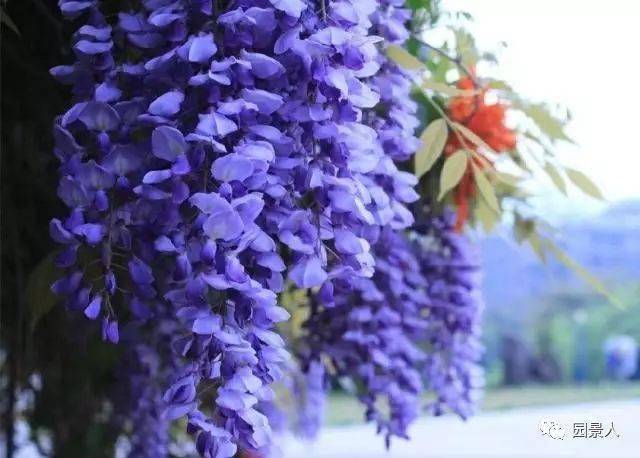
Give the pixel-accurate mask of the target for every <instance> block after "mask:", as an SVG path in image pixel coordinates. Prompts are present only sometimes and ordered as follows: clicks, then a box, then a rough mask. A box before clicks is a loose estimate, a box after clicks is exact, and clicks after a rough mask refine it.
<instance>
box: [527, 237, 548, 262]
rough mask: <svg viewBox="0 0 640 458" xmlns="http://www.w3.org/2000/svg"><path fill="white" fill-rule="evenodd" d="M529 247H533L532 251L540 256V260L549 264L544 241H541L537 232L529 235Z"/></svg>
mask: <svg viewBox="0 0 640 458" xmlns="http://www.w3.org/2000/svg"><path fill="white" fill-rule="evenodd" d="M528 240H529V245H531V249H532V250H533V252H534V253H535V254H536V256H538V258H539V259H540V260H541V261H542V262H543V263H545V264H546V263H547V252H546V250H545V248H544V245H543V243H542V241H541V240H540V236H539V235H538V233H537V232H535V231H533V232H532V233H531V234H529V238H528Z"/></svg>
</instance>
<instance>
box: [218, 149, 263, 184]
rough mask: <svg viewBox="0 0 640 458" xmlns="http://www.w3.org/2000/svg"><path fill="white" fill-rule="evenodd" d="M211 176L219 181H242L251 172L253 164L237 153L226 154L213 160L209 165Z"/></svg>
mask: <svg viewBox="0 0 640 458" xmlns="http://www.w3.org/2000/svg"><path fill="white" fill-rule="evenodd" d="M211 173H212V174H213V177H214V178H215V179H217V180H220V181H233V180H238V181H242V180H244V179H245V178H248V177H250V176H251V175H252V174H253V164H252V163H251V161H250V160H249V159H247V158H246V157H244V156H240V155H239V154H235V153H233V154H227V155H226V156H222V157H219V158H218V159H216V160H215V162H214V163H213V165H212V167H211Z"/></svg>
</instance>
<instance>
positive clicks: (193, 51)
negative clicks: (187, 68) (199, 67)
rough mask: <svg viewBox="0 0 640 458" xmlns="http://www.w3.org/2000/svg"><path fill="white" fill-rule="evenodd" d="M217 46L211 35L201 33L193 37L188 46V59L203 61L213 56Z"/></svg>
mask: <svg viewBox="0 0 640 458" xmlns="http://www.w3.org/2000/svg"><path fill="white" fill-rule="evenodd" d="M217 50H218V48H217V47H216V45H215V43H214V42H213V35H212V34H208V35H202V36H199V37H195V38H194V39H193V41H192V42H191V48H189V61H190V62H199V63H204V62H206V61H208V60H209V59H210V58H211V56H213V55H214V54H215V53H216V51H217Z"/></svg>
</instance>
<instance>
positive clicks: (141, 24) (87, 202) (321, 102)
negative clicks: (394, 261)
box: [51, 0, 417, 457]
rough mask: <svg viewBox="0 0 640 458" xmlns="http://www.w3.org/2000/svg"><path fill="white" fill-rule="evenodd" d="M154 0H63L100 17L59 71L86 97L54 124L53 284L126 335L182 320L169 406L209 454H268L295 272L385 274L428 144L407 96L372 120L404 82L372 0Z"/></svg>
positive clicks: (312, 278) (112, 332) (73, 9)
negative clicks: (106, 0)
mask: <svg viewBox="0 0 640 458" xmlns="http://www.w3.org/2000/svg"><path fill="white" fill-rule="evenodd" d="M139 5H140V6H138V7H137V8H138V9H134V10H126V11H125V10H123V11H122V12H120V13H119V14H118V15H117V20H115V21H112V22H111V21H110V20H109V21H108V20H107V19H106V18H105V16H104V15H103V13H102V12H101V9H100V8H101V3H100V2H98V1H89V0H88V1H80V2H79V1H66V0H62V1H61V2H60V6H61V9H62V11H63V13H64V14H65V15H66V16H68V17H69V18H70V19H75V20H77V21H82V22H83V23H84V25H82V26H81V27H80V28H79V29H78V31H77V32H76V33H75V34H74V39H73V49H74V53H75V56H76V61H75V63H74V64H72V65H69V66H62V67H56V68H54V69H53V70H52V74H53V75H54V76H55V77H57V78H58V79H59V80H61V81H62V82H65V83H69V84H72V85H73V95H74V102H75V104H74V105H73V106H72V107H71V109H70V110H68V111H67V112H66V113H65V114H64V115H62V116H61V117H60V118H59V119H57V120H56V124H55V127H54V130H55V132H54V134H55V139H56V154H57V156H58V158H59V159H60V161H61V167H60V176H61V181H60V186H59V189H58V194H59V195H60V197H61V199H62V200H63V201H64V202H65V203H66V204H67V205H68V207H69V208H70V213H69V215H68V216H67V217H66V218H64V219H60V220H59V219H55V220H53V221H52V222H51V234H52V236H53V238H54V239H55V240H56V241H58V242H59V243H61V244H63V245H64V250H63V251H62V252H61V254H60V255H59V257H58V259H57V261H58V264H59V265H60V267H62V268H64V269H65V276H64V277H63V278H62V279H61V280H59V281H58V282H56V284H55V285H54V286H53V289H54V290H55V291H56V292H57V293H59V294H61V295H64V296H66V298H67V304H68V307H69V308H70V309H72V310H78V311H83V312H84V314H85V315H86V316H87V317H88V318H90V319H100V320H101V321H102V329H103V336H104V338H105V339H107V340H109V341H111V342H114V343H117V342H118V341H119V338H120V329H121V327H122V325H123V324H124V325H125V327H126V326H128V324H129V323H135V325H136V326H138V327H139V328H140V329H141V332H140V333H139V334H138V335H139V336H140V337H139V338H140V339H147V341H151V340H150V339H151V337H150V336H151V335H153V333H154V332H155V330H154V327H156V326H159V322H160V321H164V320H169V321H170V322H172V327H171V329H172V342H171V348H172V352H173V354H172V355H168V354H159V355H158V356H159V361H160V362H161V364H164V365H165V366H166V367H172V374H171V377H170V378H171V381H170V383H169V386H168V387H167V389H166V391H165V392H164V395H163V396H162V401H161V404H162V407H163V409H162V410H163V418H164V419H166V420H167V421H169V420H173V419H177V418H180V417H184V416H187V417H188V422H189V426H188V430H189V432H190V433H192V434H193V435H194V437H195V440H196V447H197V449H198V451H199V453H200V454H201V455H203V456H208V457H209V456H210V457H229V456H233V454H234V453H235V452H236V450H237V449H238V447H241V448H244V449H250V450H263V451H267V450H268V448H269V444H270V430H271V428H270V425H269V422H268V420H267V417H266V416H265V415H264V413H263V412H261V411H260V410H259V405H261V404H265V405H268V403H269V402H270V401H271V400H272V398H273V392H272V390H271V388H270V385H271V384H272V383H273V382H274V381H276V380H278V379H279V378H280V376H281V371H282V363H283V362H284V361H286V359H287V358H288V355H287V352H286V351H285V350H284V347H283V345H284V343H283V341H282V339H281V338H280V336H279V335H278V334H276V333H275V332H274V331H273V325H274V324H275V323H277V322H278V321H282V320H286V319H287V316H288V314H287V313H286V312H285V310H284V309H282V308H281V307H279V305H278V303H277V294H278V293H279V292H280V291H281V290H282V287H283V283H284V279H285V275H286V276H288V278H289V279H290V280H291V281H292V282H293V283H294V284H295V285H296V286H298V287H300V288H316V287H318V288H320V295H319V297H321V298H322V301H323V303H325V305H329V304H331V303H332V302H333V297H334V290H335V289H336V288H343V287H344V286H345V285H346V284H347V283H349V282H350V281H352V279H366V278H369V277H371V276H372V275H373V272H374V260H373V256H372V251H371V245H372V244H373V243H375V241H376V240H377V239H378V237H379V233H380V228H381V227H388V228H390V229H389V230H391V229H393V230H402V229H405V228H407V227H408V226H409V225H410V224H411V223H412V222H413V218H412V216H411V214H410V212H409V211H408V210H407V209H406V208H405V206H404V205H405V204H406V203H410V202H412V201H414V200H415V199H416V198H417V195H416V194H415V192H414V191H413V190H412V186H413V185H414V184H415V179H414V178H413V177H412V176H411V175H410V174H408V173H404V172H400V171H399V170H398V169H397V167H396V166H395V164H394V163H393V160H394V159H406V158H408V157H409V156H410V154H411V151H412V145H415V139H412V136H411V135H410V134H411V130H412V125H413V124H414V123H415V121H414V120H412V119H411V115H410V110H411V108H409V111H406V110H401V109H397V108H396V109H394V107H391V106H387V107H386V108H385V109H386V110H387V112H386V114H384V115H383V116H382V117H381V118H377V117H376V116H378V115H376V112H377V111H378V109H379V108H380V106H381V105H380V104H381V99H382V104H383V105H385V106H386V105H389V101H392V100H393V98H394V97H397V96H398V91H400V93H401V94H404V95H405V96H406V94H407V93H408V83H407V80H406V77H403V76H401V75H400V74H397V75H395V76H394V75H389V74H387V73H386V70H385V69H386V68H387V66H388V65H389V64H388V63H387V62H386V59H385V58H384V57H383V56H382V54H381V53H380V51H379V46H380V45H379V42H380V38H378V37H376V36H375V35H373V34H372V32H374V31H375V27H378V28H379V29H380V30H383V28H384V27H386V28H387V29H389V31H390V32H389V33H394V32H393V30H394V29H397V25H395V23H394V22H389V21H387V22H386V23H385V24H386V25H382V24H383V21H382V19H375V18H376V17H377V16H378V15H380V14H382V13H379V12H377V11H376V7H377V6H378V3H377V2H376V1H374V0H351V1H347V0H345V1H336V2H331V3H328V4H324V3H323V4H322V5H321V6H322V7H321V8H317V5H312V4H311V3H307V2H304V1H302V0H284V1H281V0H277V1H276V0H273V1H267V0H263V1H239V2H234V3H233V4H232V5H231V6H230V7H229V8H227V9H224V10H218V9H217V7H214V5H213V3H212V2H211V1H210V0H197V1H187V0H178V1H175V0H174V1H167V0H145V1H142V2H140V4H139ZM389 8H392V7H391V6H389ZM391 17H392V19H393V20H395V21H399V22H398V24H399V23H400V22H401V21H402V15H401V16H400V17H396V16H395V15H394V13H391ZM372 18H374V19H375V20H377V21H378V22H377V23H376V24H378V25H375V27H374V23H373V22H372ZM397 39H401V37H400V36H399V37H398V38H397ZM377 76H379V78H378V79H377V80H376V77H377ZM389 83H391V86H388V84H389ZM383 87H385V88H386V89H385V90H383V89H382V88H383ZM377 129H378V130H379V131H378V130H377ZM398 134H401V135H404V134H406V135H407V136H409V137H410V138H409V140H407V141H403V140H399V139H398V138H396V136H397V135H398ZM145 336H147V337H145ZM174 357H178V363H177V364H178V365H177V366H175V369H173V367H174V366H172V365H171V364H173V363H170V362H173V361H174ZM158 402H160V401H158ZM143 453H146V454H147V455H148V456H156V455H157V454H158V453H160V452H153V451H151V450H147V451H146V452H143ZM138 456H140V455H138Z"/></svg>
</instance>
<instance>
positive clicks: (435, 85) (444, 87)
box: [421, 79, 476, 97]
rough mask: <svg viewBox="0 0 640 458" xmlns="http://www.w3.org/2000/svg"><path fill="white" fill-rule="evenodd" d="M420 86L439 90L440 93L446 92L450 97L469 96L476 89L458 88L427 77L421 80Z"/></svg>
mask: <svg viewBox="0 0 640 458" xmlns="http://www.w3.org/2000/svg"><path fill="white" fill-rule="evenodd" d="M421 86H422V87H423V88H424V89H431V90H432V91H435V92H441V93H442V94H446V95H449V96H452V97H460V96H467V97H470V96H472V95H473V94H475V93H476V91H469V90H466V89H458V88H457V87H455V86H452V85H450V84H446V83H441V82H439V81H433V80H427V79H425V80H423V81H422V84H421Z"/></svg>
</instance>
